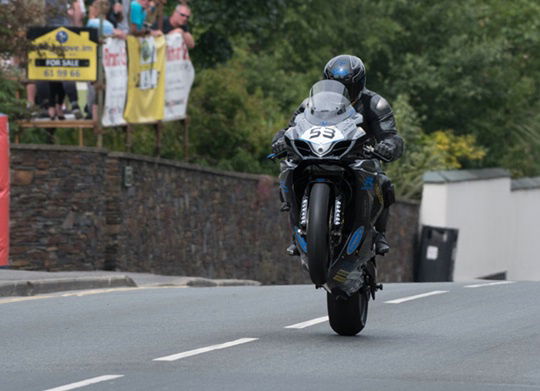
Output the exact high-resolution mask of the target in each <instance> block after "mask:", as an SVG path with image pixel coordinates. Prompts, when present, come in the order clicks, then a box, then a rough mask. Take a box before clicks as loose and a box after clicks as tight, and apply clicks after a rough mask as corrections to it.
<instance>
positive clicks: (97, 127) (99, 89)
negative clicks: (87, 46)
mask: <svg viewBox="0 0 540 391" xmlns="http://www.w3.org/2000/svg"><path fill="white" fill-rule="evenodd" d="M105 6H106V3H104V2H101V3H99V8H100V9H99V30H98V53H97V62H98V63H97V83H96V85H95V90H96V96H97V104H98V110H97V111H98V112H97V118H94V134H95V135H96V137H97V140H96V146H97V147H98V148H102V147H103V129H102V127H101V117H102V116H103V100H104V96H103V93H104V86H105V81H104V72H103V64H102V55H103V53H102V50H103V41H102V36H103V19H104V12H103V11H104V7H105ZM89 109H90V110H91V112H92V108H91V107H90V108H89Z"/></svg>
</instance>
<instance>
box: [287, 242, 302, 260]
mask: <svg viewBox="0 0 540 391" xmlns="http://www.w3.org/2000/svg"><path fill="white" fill-rule="evenodd" d="M287 255H290V256H295V255H300V251H298V248H297V247H296V244H295V243H294V241H293V242H291V244H290V245H289V247H287Z"/></svg>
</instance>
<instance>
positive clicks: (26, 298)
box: [0, 296, 52, 304]
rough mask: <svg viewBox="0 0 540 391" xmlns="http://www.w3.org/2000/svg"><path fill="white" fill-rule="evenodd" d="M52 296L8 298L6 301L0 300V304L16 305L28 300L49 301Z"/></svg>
mask: <svg viewBox="0 0 540 391" xmlns="http://www.w3.org/2000/svg"><path fill="white" fill-rule="evenodd" d="M51 297H52V296H25V297H20V296H17V297H10V298H8V299H0V304H7V303H17V302H19V301H28V300H40V299H50V298H51Z"/></svg>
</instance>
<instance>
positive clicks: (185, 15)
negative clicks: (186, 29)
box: [176, 11, 190, 19]
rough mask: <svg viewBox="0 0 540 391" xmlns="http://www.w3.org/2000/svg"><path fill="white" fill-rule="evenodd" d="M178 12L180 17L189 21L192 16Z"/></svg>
mask: <svg viewBox="0 0 540 391" xmlns="http://www.w3.org/2000/svg"><path fill="white" fill-rule="evenodd" d="M176 12H178V13H179V14H180V16H183V17H184V18H188V19H189V16H190V15H187V14H184V13H182V12H180V11H176Z"/></svg>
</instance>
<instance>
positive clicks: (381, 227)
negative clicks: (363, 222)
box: [375, 207, 390, 255]
mask: <svg viewBox="0 0 540 391" xmlns="http://www.w3.org/2000/svg"><path fill="white" fill-rule="evenodd" d="M388 212H389V211H388V207H386V208H384V209H383V210H382V212H381V214H380V215H379V218H378V219H377V221H376V222H375V229H376V230H377V236H375V252H376V253H377V254H378V255H384V254H386V253H387V252H388V251H390V245H389V244H388V241H387V240H386V236H385V234H384V233H385V232H386V225H387V224H388Z"/></svg>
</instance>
